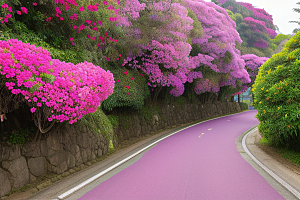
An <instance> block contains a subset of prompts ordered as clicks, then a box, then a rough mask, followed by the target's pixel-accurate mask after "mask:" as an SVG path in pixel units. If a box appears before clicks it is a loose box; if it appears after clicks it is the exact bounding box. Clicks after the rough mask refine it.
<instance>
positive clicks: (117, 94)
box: [102, 67, 150, 111]
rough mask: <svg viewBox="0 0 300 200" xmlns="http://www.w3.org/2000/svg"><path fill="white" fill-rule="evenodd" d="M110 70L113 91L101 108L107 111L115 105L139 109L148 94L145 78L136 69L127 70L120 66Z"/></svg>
mask: <svg viewBox="0 0 300 200" xmlns="http://www.w3.org/2000/svg"><path fill="white" fill-rule="evenodd" d="M111 72H112V73H113V74H114V79H115V81H116V83H115V88H114V93H113V94H112V95H111V96H109V97H108V98H107V99H106V100H105V101H103V103H102V106H103V109H105V110H107V111H112V110H113V109H114V108H116V107H133V108H135V109H141V107H142V106H143V105H144V101H145V99H146V98H147V97H148V96H149V94H150V92H149V88H148V85H147V84H146V83H147V82H146V79H145V78H144V77H143V76H141V75H140V74H139V73H138V72H137V71H136V70H128V69H126V68H122V67H119V68H117V69H112V70H111ZM124 72H125V73H126V72H127V74H126V75H125V74H124ZM132 78H133V79H134V80H132ZM118 80H119V82H118ZM127 86H128V87H129V88H128V87H127Z"/></svg>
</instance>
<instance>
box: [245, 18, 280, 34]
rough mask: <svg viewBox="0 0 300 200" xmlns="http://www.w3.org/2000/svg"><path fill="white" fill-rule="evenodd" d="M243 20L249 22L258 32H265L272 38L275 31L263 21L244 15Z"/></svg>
mask: <svg viewBox="0 0 300 200" xmlns="http://www.w3.org/2000/svg"><path fill="white" fill-rule="evenodd" d="M244 21H245V22H246V23H247V24H249V25H250V26H251V27H252V28H253V29H254V30H255V31H256V32H258V33H267V34H269V35H270V37H271V38H272V39H274V38H275V37H276V35H277V33H276V32H275V31H274V30H272V29H269V28H267V27H266V24H265V22H263V21H260V20H256V19H253V18H252V17H245V18H244Z"/></svg>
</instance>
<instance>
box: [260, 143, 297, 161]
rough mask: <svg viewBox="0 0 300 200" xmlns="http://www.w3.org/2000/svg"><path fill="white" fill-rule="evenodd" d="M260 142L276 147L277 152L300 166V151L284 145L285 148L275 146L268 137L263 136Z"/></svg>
mask: <svg viewBox="0 0 300 200" xmlns="http://www.w3.org/2000/svg"><path fill="white" fill-rule="evenodd" d="M259 144H261V145H265V146H270V147H272V148H274V150H276V152H277V153H278V154H279V155H280V156H282V157H283V158H286V159H288V160H289V161H291V162H292V163H294V164H296V165H299V166H300V152H298V151H295V150H292V149H288V148H286V147H284V148H280V147H274V145H272V143H271V142H269V141H268V140H267V139H266V138H262V139H261V140H260V141H259Z"/></svg>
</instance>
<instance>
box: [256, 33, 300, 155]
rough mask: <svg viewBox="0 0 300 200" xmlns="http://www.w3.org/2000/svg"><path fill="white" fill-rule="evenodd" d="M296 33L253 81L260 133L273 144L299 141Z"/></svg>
mask: <svg viewBox="0 0 300 200" xmlns="http://www.w3.org/2000/svg"><path fill="white" fill-rule="evenodd" d="M299 40H300V33H297V34H296V35H295V36H294V37H292V38H291V39H290V40H289V41H288V42H287V43H286V44H285V47H284V49H283V50H282V51H281V52H280V53H278V54H274V55H273V56H272V57H271V58H270V59H269V60H267V62H266V63H265V64H263V65H262V66H261V67H260V69H259V72H258V75H257V78H256V80H255V84H254V85H253V94H254V106H255V108H256V109H257V110H258V114H257V115H256V117H257V118H258V120H259V121H260V122H261V123H260V124H259V130H260V133H262V135H263V136H264V137H266V138H267V139H268V140H269V141H271V142H273V143H274V144H277V145H279V144H281V145H286V144H290V146H293V147H294V148H298V150H299V144H300V138H299V131H300V120H299V117H300V115H299V114H300V112H299V103H300V102H299V95H300V90H299V86H298V85H299V64H300V63H299V59H300V45H299Z"/></svg>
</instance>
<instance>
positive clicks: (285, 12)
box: [204, 0, 300, 34]
mask: <svg viewBox="0 0 300 200" xmlns="http://www.w3.org/2000/svg"><path fill="white" fill-rule="evenodd" d="M204 1H207V2H210V0H204ZM236 1H237V2H247V3H251V4H252V5H253V6H254V7H257V8H263V9H265V11H267V12H268V13H269V14H270V15H272V16H273V23H274V24H275V25H277V26H278V28H279V31H280V32H281V33H283V34H292V32H293V30H294V29H295V28H300V25H297V24H296V23H289V21H300V13H297V12H294V11H293V8H300V5H298V4H296V3H297V2H300V0H236Z"/></svg>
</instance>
